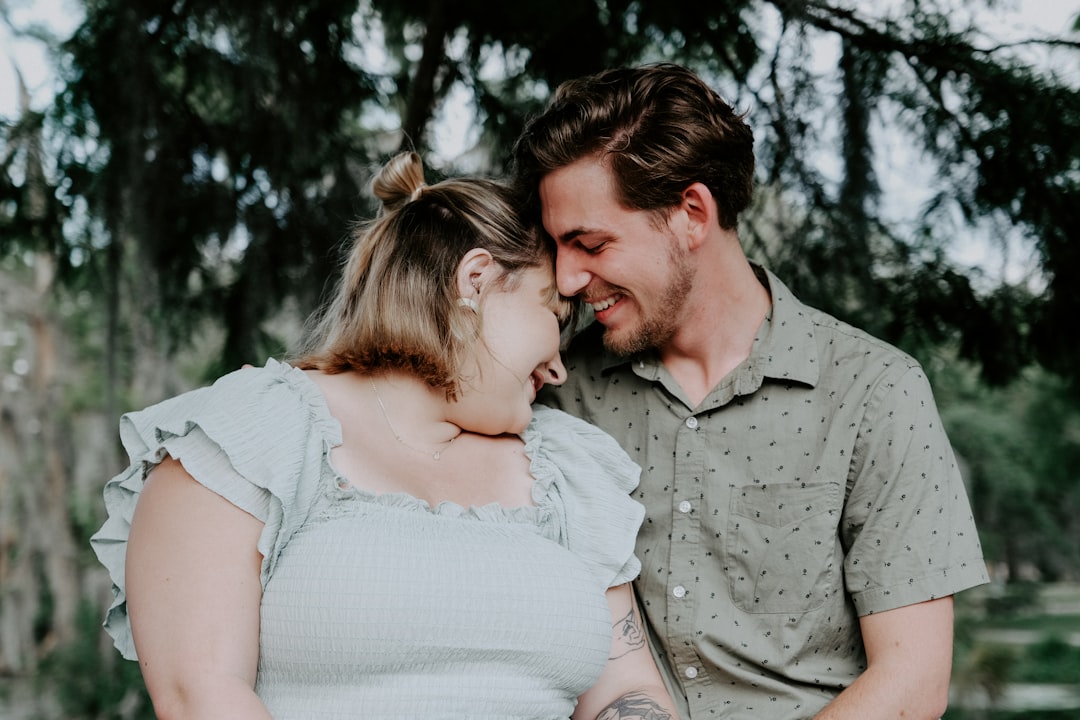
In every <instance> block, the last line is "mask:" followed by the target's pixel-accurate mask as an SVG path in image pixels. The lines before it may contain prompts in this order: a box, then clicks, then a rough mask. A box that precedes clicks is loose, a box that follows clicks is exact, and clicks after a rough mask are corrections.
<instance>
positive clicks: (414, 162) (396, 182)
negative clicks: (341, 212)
mask: <svg viewBox="0 0 1080 720" xmlns="http://www.w3.org/2000/svg"><path fill="white" fill-rule="evenodd" d="M372 191H373V193H374V195H375V197H376V198H377V199H378V200H379V201H380V202H381V208H380V209H379V212H378V214H377V215H376V216H375V218H374V219H372V220H369V221H366V222H362V223H359V224H358V225H357V226H356V228H355V230H354V233H353V241H354V242H353V247H352V251H351V252H350V254H349V257H348V259H347V263H346V266H345V269H344V272H343V274H342V277H341V280H340V282H339V285H338V288H337V292H336V293H335V296H334V297H333V298H332V300H331V301H330V302H329V304H328V305H327V306H326V307H325V308H323V310H321V311H320V312H318V313H316V314H315V315H314V316H313V317H312V319H311V321H310V322H309V332H308V333H307V335H306V337H305V339H304V341H303V342H302V344H301V346H300V348H299V349H298V351H297V352H296V353H295V354H294V357H293V360H292V364H293V365H295V366H297V367H300V368H303V369H317V370H321V371H323V372H327V373H339V372H345V371H349V370H356V371H361V372H371V371H375V370H401V371H405V372H408V373H410V374H412V375H415V376H416V377H419V378H420V379H422V380H423V381H424V382H426V383H427V384H428V385H429V386H431V387H434V388H442V389H444V390H445V391H446V392H447V396H448V397H453V396H455V395H456V393H457V390H458V383H459V380H460V371H461V367H462V359H463V357H464V354H465V352H466V350H467V349H468V348H469V347H470V346H471V345H472V344H474V343H475V342H477V341H478V338H479V336H480V320H481V318H480V316H479V314H478V313H477V312H475V311H474V310H471V309H469V308H468V307H464V306H462V305H460V304H459V303H458V296H459V294H458V288H457V280H456V276H457V270H458V265H459V263H460V262H461V260H462V258H463V257H464V256H465V254H466V253H467V252H468V251H469V250H472V249H473V248H482V249H484V250H487V251H488V252H490V253H491V256H492V258H493V259H494V260H495V262H496V263H497V265H498V266H499V268H501V270H502V271H503V274H502V275H501V276H500V277H499V278H497V279H496V282H497V283H499V284H501V285H502V286H503V287H506V288H508V289H509V288H512V285H513V283H514V282H515V280H516V279H517V278H518V277H519V276H520V273H521V271H522V270H525V269H527V268H535V267H543V266H545V265H547V266H551V265H552V263H553V261H554V256H553V252H552V249H551V246H550V244H549V243H548V242H547V241H546V239H545V238H544V236H543V234H542V233H541V232H539V230H538V228H532V227H526V226H525V225H524V224H523V222H522V220H521V219H520V217H519V216H518V213H517V212H516V209H515V207H514V202H513V196H512V195H511V193H510V191H509V189H508V188H507V187H505V186H504V185H502V184H500V183H497V182H495V181H493V180H487V179H482V178H455V179H449V180H443V181H442V182H438V183H436V184H434V185H425V184H424V168H423V163H422V162H421V160H420V156H419V155H417V154H416V153H414V152H404V153H401V154H399V155H397V156H395V157H393V158H392V159H391V160H390V161H389V162H388V163H387V164H386V165H385V166H384V167H383V168H382V169H381V170H380V171H379V172H378V173H377V174H376V176H375V178H374V180H373V182H372ZM551 293H552V298H551V301H552V304H553V307H554V308H556V309H557V310H558V311H559V312H560V313H561V315H562V316H564V317H566V318H567V319H568V318H569V314H570V308H569V303H567V302H564V301H562V300H561V299H560V298H559V296H558V293H557V291H556V290H555V287H554V283H553V284H552V289H551Z"/></svg>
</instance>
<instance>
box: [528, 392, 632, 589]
mask: <svg viewBox="0 0 1080 720" xmlns="http://www.w3.org/2000/svg"><path fill="white" fill-rule="evenodd" d="M524 439H525V443H526V450H527V452H529V454H530V457H531V458H532V470H533V474H534V476H535V477H536V478H537V482H538V484H539V485H540V486H541V487H542V488H543V489H544V490H545V492H546V496H545V498H544V501H543V502H547V503H549V504H550V505H551V507H552V510H553V511H554V515H555V517H556V523H557V525H558V528H557V533H556V534H557V537H556V538H555V539H556V540H557V541H558V542H560V543H562V544H563V545H564V546H565V547H566V548H567V549H569V550H570V551H571V552H573V553H575V554H576V555H578V556H579V557H581V558H582V559H583V560H584V561H585V562H586V563H587V564H588V565H589V566H590V567H591V568H592V569H593V571H594V574H595V576H596V578H597V579H598V581H600V582H602V583H603V586H604V587H614V586H616V585H621V584H622V583H625V582H629V581H630V580H633V579H634V578H635V577H637V575H638V573H639V572H640V571H641V563H640V561H639V560H638V558H637V556H636V555H635V554H634V544H635V542H636V540H637V533H638V530H639V529H640V527H641V522H642V520H643V519H644V517H645V509H644V507H643V506H642V505H641V504H640V503H639V502H637V501H636V500H634V499H633V498H632V497H630V492H631V491H632V490H634V488H636V487H637V485H638V482H639V481H640V479H641V468H640V467H639V466H638V465H637V464H636V463H635V462H634V461H633V460H631V459H630V456H629V455H627V454H626V452H625V451H624V450H623V449H622V448H621V447H620V446H619V444H618V442H616V441H615V439H614V438H613V437H611V436H610V435H608V434H607V433H606V432H604V431H603V430H601V429H600V428H598V427H596V426H595V425H592V424H590V423H587V422H585V421H584V420H580V419H579V418H576V417H574V416H572V415H569V414H567V413H565V412H563V411H561V410H555V409H552V408H550V407H546V406H544V405H536V406H534V408H533V419H532V422H531V423H530V425H529V428H528V429H527V430H526V431H525V433H524Z"/></svg>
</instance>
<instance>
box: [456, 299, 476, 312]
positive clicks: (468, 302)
mask: <svg viewBox="0 0 1080 720" xmlns="http://www.w3.org/2000/svg"><path fill="white" fill-rule="evenodd" d="M457 304H458V305H460V306H461V307H467V308H469V309H470V310H472V311H473V312H474V313H478V312H480V306H479V305H478V304H477V303H476V301H475V300H473V299H472V298H471V297H459V298H458V299H457Z"/></svg>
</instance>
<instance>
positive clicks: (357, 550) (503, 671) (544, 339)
mask: <svg viewBox="0 0 1080 720" xmlns="http://www.w3.org/2000/svg"><path fill="white" fill-rule="evenodd" d="M374 190H375V194H376V196H377V197H378V198H379V199H380V200H381V201H382V205H383V206H382V209H381V211H380V213H379V215H378V217H376V218H375V219H374V220H373V221H372V222H370V223H368V224H366V225H364V226H362V227H360V228H359V229H358V232H357V233H356V242H355V247H354V249H353V251H352V254H351V257H350V260H349V263H348V265H347V267H346V269H345V272H344V274H343V278H342V282H341V285H340V288H339V291H338V294H337V296H336V299H335V300H334V302H333V303H332V304H331V305H330V306H329V307H328V308H327V310H326V311H325V312H324V313H322V315H321V318H320V319H319V321H318V322H317V324H316V325H315V326H314V330H313V332H312V333H311V334H310V337H309V339H308V341H307V343H306V344H305V346H304V347H303V348H302V349H301V351H300V352H299V353H297V354H296V356H295V358H294V359H293V361H292V363H291V364H285V363H280V362H277V361H275V360H270V361H269V362H268V363H267V364H266V366H265V367H263V368H245V369H243V370H240V371H237V372H234V373H231V374H229V375H226V376H225V377H223V378H221V379H220V380H218V382H216V383H215V384H214V385H213V386H212V387H209V388H203V389H200V390H195V391H193V392H190V393H186V394H184V395H181V396H179V397H176V398H173V399H171V400H167V401H165V402H163V403H160V404H158V405H155V406H152V407H150V408H148V409H146V410H143V411H141V412H137V413H132V414H129V415H127V416H125V417H124V418H123V420H122V422H121V437H122V439H123V441H124V444H125V446H126V448H127V449H128V452H129V454H130V456H131V462H132V464H131V466H130V467H129V468H128V469H127V470H126V471H125V472H123V473H121V474H120V475H118V476H117V477H115V478H114V479H113V480H112V481H110V483H109V484H108V485H107V486H106V488H105V499H106V505H107V507H108V510H109V519H108V520H107V521H106V523H105V525H104V526H103V527H102V529H101V530H100V531H99V532H98V533H97V534H96V535H95V536H94V538H93V539H92V543H93V545H94V548H95V550H96V552H97V553H98V557H99V558H100V559H101V561H102V562H103V563H104V564H105V565H106V566H107V567H108V568H109V570H110V572H111V573H112V576H113V580H114V586H115V592H116V602H115V603H114V605H113V607H112V608H110V611H109V614H108V617H107V619H106V627H107V629H108V630H109V632H110V633H111V634H112V635H113V637H114V640H115V642H116V645H117V647H118V648H119V649H120V650H121V652H122V653H123V654H124V656H125V657H128V658H133V659H134V658H136V657H137V658H138V660H139V662H140V664H141V668H142V672H143V676H144V678H145V680H146V685H147V688H148V690H149V692H150V695H151V698H152V699H153V702H154V709H155V711H156V712H157V713H158V716H159V717H162V718H187V717H229V718H266V717H275V718H279V719H281V718H330V717H390V716H398V717H405V716H409V717H463V718H464V717H468V718H482V717H520V718H565V717H567V716H570V715H571V714H572V715H573V716H574V717H575V718H579V717H580V718H585V717H587V718H594V717H600V716H602V717H644V716H646V714H648V713H652V714H651V715H649V717H670V716H672V715H673V713H672V712H671V700H670V698H669V697H668V695H667V692H666V690H665V689H664V686H663V681H662V680H661V679H660V676H659V674H658V672H657V670H656V666H655V665H654V663H653V660H652V657H651V654H650V652H649V650H648V648H647V647H646V645H645V640H644V637H643V633H642V627H641V621H640V615H639V613H638V610H637V608H636V607H635V606H634V603H633V595H632V593H631V590H630V586H629V584H628V583H629V581H630V580H632V579H633V577H634V576H635V575H636V574H637V572H638V570H639V568H640V564H639V563H638V561H637V559H636V558H635V557H634V555H633V544H634V537H635V534H636V532H637V529H638V527H639V525H640V523H641V519H642V509H641V507H640V506H639V505H638V504H637V503H636V502H634V501H633V500H631V499H630V498H629V496H628V493H629V491H630V490H632V489H633V488H634V487H635V486H636V484H637V480H638V473H639V469H638V468H637V466H636V465H634V464H633V463H632V462H631V461H630V460H629V458H628V457H627V456H626V455H625V453H623V451H622V450H621V449H620V448H619V447H618V445H617V444H616V443H615V442H614V441H613V440H612V439H611V438H610V437H609V436H607V435H605V434H603V433H601V432H600V431H598V430H597V429H596V428H594V427H593V426H591V425H587V424H585V423H583V422H581V421H578V420H575V419H573V418H571V417H570V416H569V415H564V414H562V413H560V412H558V411H555V410H551V409H548V408H543V407H539V406H538V407H536V408H535V412H534V408H533V407H532V403H533V401H534V399H535V397H536V392H537V390H539V388H540V387H542V386H543V385H544V384H545V383H556V384H557V383H561V382H563V380H564V379H565V373H566V370H565V368H564V367H563V365H562V362H561V360H560V357H559V340H560V330H561V328H562V327H563V325H564V324H565V323H566V322H567V321H568V319H569V315H570V313H569V306H568V305H567V304H566V303H565V301H564V300H562V299H561V298H560V297H559V296H558V293H557V291H556V290H555V287H554V278H553V274H552V256H551V254H550V250H549V249H548V248H547V247H546V245H545V244H544V242H543V241H542V240H541V238H540V237H539V235H538V234H537V233H535V232H532V231H529V230H527V229H526V228H524V227H523V226H522V225H520V224H519V221H518V220H517V218H516V216H515V214H514V211H513V206H512V204H511V201H510V195H509V193H508V191H507V190H505V189H504V188H503V187H502V186H500V185H497V184H495V183H493V182H490V181H485V180H479V179H460V180H447V181H444V182H441V183H438V184H436V185H432V186H425V185H424V183H423V168H422V166H421V163H420V159H419V157H418V156H416V155H415V154H413V153H405V154H402V155H399V156H397V157H395V158H394V159H392V160H391V162H390V163H388V164H387V166H386V167H384V168H383V169H382V170H381V172H380V173H379V174H378V176H377V177H376V178H375V182H374Z"/></svg>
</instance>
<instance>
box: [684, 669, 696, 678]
mask: <svg viewBox="0 0 1080 720" xmlns="http://www.w3.org/2000/svg"><path fill="white" fill-rule="evenodd" d="M683 675H685V676H686V677H688V678H690V679H691V680H693V679H694V678H696V677H697V668H696V667H688V668H686V669H685V670H683Z"/></svg>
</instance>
